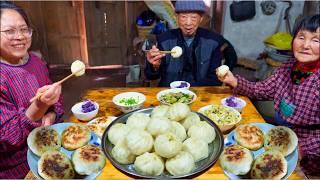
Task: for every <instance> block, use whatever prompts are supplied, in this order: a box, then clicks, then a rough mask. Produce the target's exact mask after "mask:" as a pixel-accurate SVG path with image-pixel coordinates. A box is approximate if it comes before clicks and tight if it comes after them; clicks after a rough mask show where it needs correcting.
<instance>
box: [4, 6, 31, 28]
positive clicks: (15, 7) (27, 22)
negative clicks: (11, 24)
mask: <svg viewBox="0 0 320 180" xmlns="http://www.w3.org/2000/svg"><path fill="white" fill-rule="evenodd" d="M3 9H12V10H15V11H17V12H18V13H19V14H20V15H21V16H22V18H23V19H24V21H25V22H26V24H27V26H28V27H30V20H29V18H28V15H27V13H26V12H25V11H24V10H23V9H22V8H21V7H19V6H17V5H15V4H14V3H12V2H9V1H0V17H1V15H2V11H3Z"/></svg>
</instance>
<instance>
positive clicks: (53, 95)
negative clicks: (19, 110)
mask: <svg viewBox="0 0 320 180" xmlns="http://www.w3.org/2000/svg"><path fill="white" fill-rule="evenodd" d="M38 93H42V95H41V96H40V98H38V99H37V100H35V101H33V102H32V103H31V104H30V106H29V108H28V109H27V111H26V116H27V117H28V118H29V119H30V120H31V121H39V120H42V118H43V117H44V116H45V113H46V112H47V110H48V108H49V107H50V106H52V105H53V104H55V103H56V102H58V100H59V98H60V95H61V85H60V84H57V83H54V84H51V85H46V86H43V87H41V88H39V89H38V90H37V94H38ZM49 116H50V117H49V119H50V120H47V117H45V119H46V120H44V121H45V123H44V124H50V123H51V120H52V117H51V115H49ZM48 121H50V122H48Z"/></svg>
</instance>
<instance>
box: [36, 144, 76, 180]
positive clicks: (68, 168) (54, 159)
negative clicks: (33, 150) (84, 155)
mask: <svg viewBox="0 0 320 180" xmlns="http://www.w3.org/2000/svg"><path fill="white" fill-rule="evenodd" d="M38 173H39V175H40V176H41V177H42V178H44V179H72V178H73V177H74V175H75V172H74V170H73V167H72V164H71V161H70V160H69V158H68V157H67V156H66V155H64V154H63V153H61V152H59V151H56V150H53V151H47V152H45V153H43V154H42V156H41V158H40V159H39V161H38Z"/></svg>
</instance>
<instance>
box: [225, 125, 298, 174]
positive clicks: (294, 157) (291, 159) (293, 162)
mask: <svg viewBox="0 0 320 180" xmlns="http://www.w3.org/2000/svg"><path fill="white" fill-rule="evenodd" d="M250 125H254V126H257V127H259V128H260V129H261V130H262V132H263V134H266V133H267V132H268V131H269V130H270V129H271V128H273V127H274V125H272V124H268V123H250ZM234 133H235V130H233V131H231V132H230V133H229V134H228V136H227V137H226V138H225V140H224V146H225V147H226V146H230V145H231V144H237V142H236V141H235V139H234ZM251 152H252V154H253V159H256V158H257V156H259V155H260V154H261V153H263V152H265V149H264V147H262V148H260V149H258V150H256V151H251ZM285 158H286V160H287V162H288V171H287V174H286V176H285V177H283V178H282V179H288V177H289V176H290V175H291V174H292V172H293V171H294V170H295V168H296V166H297V162H298V148H296V149H295V150H294V151H293V152H292V153H291V154H289V155H288V156H286V157H285ZM224 173H225V174H226V175H227V176H228V177H229V178H230V179H244V178H245V179H247V178H250V177H247V176H245V175H244V176H238V175H234V174H232V173H230V172H228V171H224Z"/></svg>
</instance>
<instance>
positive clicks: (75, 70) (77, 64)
mask: <svg viewBox="0 0 320 180" xmlns="http://www.w3.org/2000/svg"><path fill="white" fill-rule="evenodd" d="M85 71H86V66H85V64H84V63H83V62H82V61H80V60H76V61H74V62H73V63H72V64H71V72H72V74H74V75H76V76H82V75H83V74H84V73H85Z"/></svg>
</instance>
